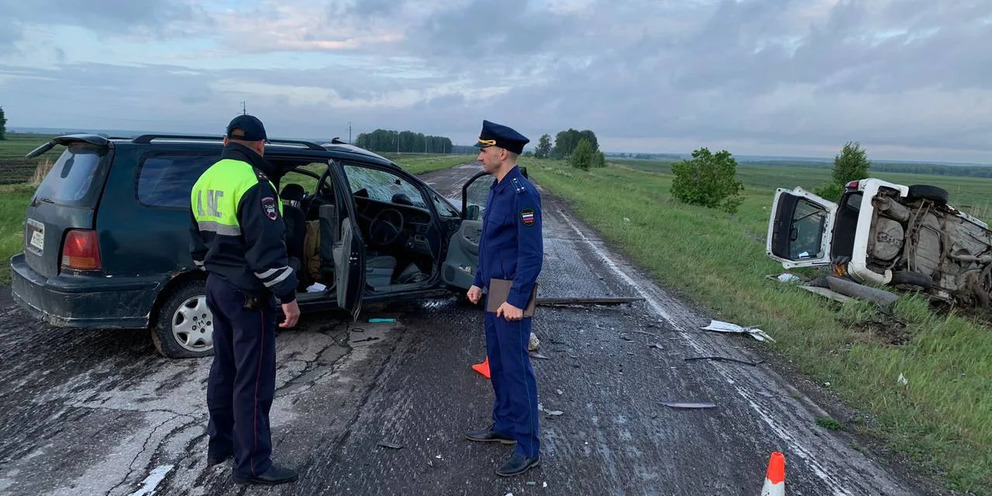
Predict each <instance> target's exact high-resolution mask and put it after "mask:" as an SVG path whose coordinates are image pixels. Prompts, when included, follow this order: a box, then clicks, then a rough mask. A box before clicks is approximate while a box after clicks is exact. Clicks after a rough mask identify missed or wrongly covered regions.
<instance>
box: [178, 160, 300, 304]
mask: <svg viewBox="0 0 992 496" xmlns="http://www.w3.org/2000/svg"><path fill="white" fill-rule="evenodd" d="M246 153H252V152H250V151H247V150H245V151H244V152H241V151H239V150H237V149H236V148H235V149H233V150H230V149H228V148H225V155H224V156H225V157H227V156H229V154H232V155H234V156H246V157H247V158H248V159H249V160H252V159H255V157H252V156H249V155H245V154H246ZM258 159H259V160H261V157H258ZM190 207H191V208H190V210H191V214H192V219H191V221H192V222H191V224H192V225H191V234H192V242H191V245H190V252H191V254H192V256H193V261H194V263H196V264H197V265H201V266H202V267H203V268H204V269H205V270H206V271H207V272H209V273H211V274H215V275H217V276H220V277H222V278H223V279H225V280H227V281H228V282H230V283H231V284H232V285H234V286H235V287H237V288H238V289H240V290H242V291H243V292H244V293H246V294H249V295H252V296H265V295H266V294H268V293H271V294H274V295H276V296H278V297H279V299H280V300H281V301H282V302H283V303H288V302H290V301H292V300H293V299H295V298H296V285H297V277H296V274H295V273H294V271H293V269H292V268H291V267H290V265H289V256H288V253H287V252H286V224H285V222H284V221H283V218H282V203H281V202H280V201H279V198H278V196H277V195H276V188H275V186H274V185H273V184H272V182H271V181H269V178H268V177H267V176H266V175H265V174H264V173H263V172H261V171H260V170H259V169H258V168H256V167H254V166H252V164H251V163H249V162H247V161H244V160H237V159H233V158H224V159H222V160H220V161H218V162H217V163H215V164H214V165H212V166H210V168H209V169H207V170H206V171H205V172H204V173H203V175H201V176H200V178H199V179H198V180H197V181H196V184H194V185H193V189H192V191H190Z"/></svg>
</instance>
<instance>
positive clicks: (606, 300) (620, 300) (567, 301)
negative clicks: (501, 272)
mask: <svg viewBox="0 0 992 496" xmlns="http://www.w3.org/2000/svg"><path fill="white" fill-rule="evenodd" d="M638 301H644V298H641V297H639V296H635V297H630V296H599V297H593V298H538V299H537V301H536V302H534V304H536V305H542V306H546V307H554V306H569V305H623V304H626V303H634V302H638Z"/></svg>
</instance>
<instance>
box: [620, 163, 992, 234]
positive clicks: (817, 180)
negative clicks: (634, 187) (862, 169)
mask: <svg viewBox="0 0 992 496" xmlns="http://www.w3.org/2000/svg"><path fill="white" fill-rule="evenodd" d="M611 163H613V164H615V165H618V166H620V167H625V168H630V169H635V170H640V171H644V172H653V173H657V174H661V175H667V174H671V164H672V163H674V161H647V160H617V161H611ZM948 168H951V166H948V167H944V169H948ZM831 172H832V170H831V169H829V168H822V169H819V168H811V167H803V168H800V167H780V166H770V165H756V164H749V163H741V164H738V166H737V178H738V179H740V180H741V182H743V183H744V186H745V187H746V188H748V189H754V190H768V191H774V190H775V188H788V189H792V188H794V187H796V186H802V187H803V188H804V189H806V190H808V191H812V190H814V189H815V188H818V187H821V186H824V185H825V184H827V183H828V182H829V181H830V174H831ZM871 176H872V177H877V178H879V179H883V180H886V181H890V182H893V183H896V184H905V185H911V184H931V185H934V186H940V187H941V188H944V189H946V190H947V192H948V193H950V195H951V196H950V203H951V204H952V205H954V206H956V207H958V208H960V209H962V210H964V211H966V212H968V213H971V214H973V215H975V216H977V217H979V218H982V219H985V220H990V219H992V195H990V194H989V191H992V178H987V177H961V176H950V175H922V174H908V173H905V172H886V171H875V170H872V171H871ZM770 203H771V200H769V204H770Z"/></svg>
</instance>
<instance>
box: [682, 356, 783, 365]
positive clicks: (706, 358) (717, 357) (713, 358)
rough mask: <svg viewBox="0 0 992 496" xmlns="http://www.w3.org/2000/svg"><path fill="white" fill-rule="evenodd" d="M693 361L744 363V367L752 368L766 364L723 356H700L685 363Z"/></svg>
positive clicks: (687, 359) (688, 359)
mask: <svg viewBox="0 0 992 496" xmlns="http://www.w3.org/2000/svg"><path fill="white" fill-rule="evenodd" d="M693 360H715V361H717V362H735V363H743V364H744V365H750V366H752V367H753V366H756V365H758V364H759V363H764V362H765V361H764V360H758V361H757V362H751V361H748V360H741V359H739V358H730V357H723V356H698V357H689V358H686V359H685V361H687V362H691V361H693Z"/></svg>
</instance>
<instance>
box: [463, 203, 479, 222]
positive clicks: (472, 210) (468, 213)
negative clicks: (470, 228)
mask: <svg viewBox="0 0 992 496" xmlns="http://www.w3.org/2000/svg"><path fill="white" fill-rule="evenodd" d="M465 220H479V206H478V205H469V206H468V208H466V209H465Z"/></svg>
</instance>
